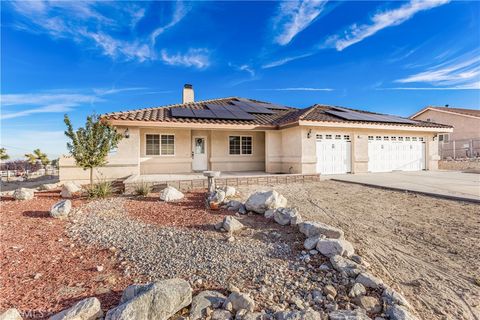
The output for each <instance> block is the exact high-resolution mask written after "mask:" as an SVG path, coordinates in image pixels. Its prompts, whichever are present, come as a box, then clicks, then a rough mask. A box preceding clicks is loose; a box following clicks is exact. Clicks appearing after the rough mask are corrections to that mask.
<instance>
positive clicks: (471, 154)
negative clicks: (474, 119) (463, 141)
mask: <svg viewBox="0 0 480 320" xmlns="http://www.w3.org/2000/svg"><path fill="white" fill-rule="evenodd" d="M468 144H469V145H470V155H469V156H470V157H469V158H475V157H474V155H473V139H472V140H470V142H469V143H468Z"/></svg>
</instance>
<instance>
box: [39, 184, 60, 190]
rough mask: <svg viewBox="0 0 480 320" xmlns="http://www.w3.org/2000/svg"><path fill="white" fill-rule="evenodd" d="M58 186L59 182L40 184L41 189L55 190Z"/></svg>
mask: <svg viewBox="0 0 480 320" xmlns="http://www.w3.org/2000/svg"><path fill="white" fill-rule="evenodd" d="M57 188H58V183H45V184H42V185H41V186H40V190H54V189H57Z"/></svg>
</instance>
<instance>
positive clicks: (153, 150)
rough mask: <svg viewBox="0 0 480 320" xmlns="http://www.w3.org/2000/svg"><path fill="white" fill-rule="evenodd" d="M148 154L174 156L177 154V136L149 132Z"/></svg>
mask: <svg viewBox="0 0 480 320" xmlns="http://www.w3.org/2000/svg"><path fill="white" fill-rule="evenodd" d="M145 154H146V155H147V156H159V155H162V156H173V155H174V154H175V136H174V135H173V134H162V135H159V134H147V135H146V150H145Z"/></svg>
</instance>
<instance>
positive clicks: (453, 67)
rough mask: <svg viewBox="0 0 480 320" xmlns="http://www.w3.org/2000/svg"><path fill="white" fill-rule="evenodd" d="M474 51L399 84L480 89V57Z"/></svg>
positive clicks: (403, 80) (406, 78)
mask: <svg viewBox="0 0 480 320" xmlns="http://www.w3.org/2000/svg"><path fill="white" fill-rule="evenodd" d="M479 53H480V52H479V50H474V51H473V52H469V53H467V54H464V55H462V56H460V57H457V58H455V59H451V60H447V61H445V62H443V63H441V64H437V65H435V66H432V67H430V68H427V70H425V71H422V72H418V73H416V74H412V75H410V76H407V77H405V78H402V79H398V80H395V82H397V83H424V84H425V83H426V84H429V85H432V86H435V87H444V89H446V88H445V87H446V86H448V87H451V88H452V89H478V84H479V83H480V55H479Z"/></svg>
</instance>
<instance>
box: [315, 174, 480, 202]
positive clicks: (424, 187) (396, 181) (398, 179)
mask: <svg viewBox="0 0 480 320" xmlns="http://www.w3.org/2000/svg"><path fill="white" fill-rule="evenodd" d="M320 178H321V180H329V179H333V180H339V181H344V182H352V183H358V184H363V185H369V186H373V187H383V188H390V189H395V190H402V191H413V192H420V193H424V194H428V195H433V196H441V197H446V198H452V199H457V200H470V201H472V200H473V201H475V202H480V174H475V173H463V172H458V171H415V172H388V173H363V174H342V175H322V176H320Z"/></svg>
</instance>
